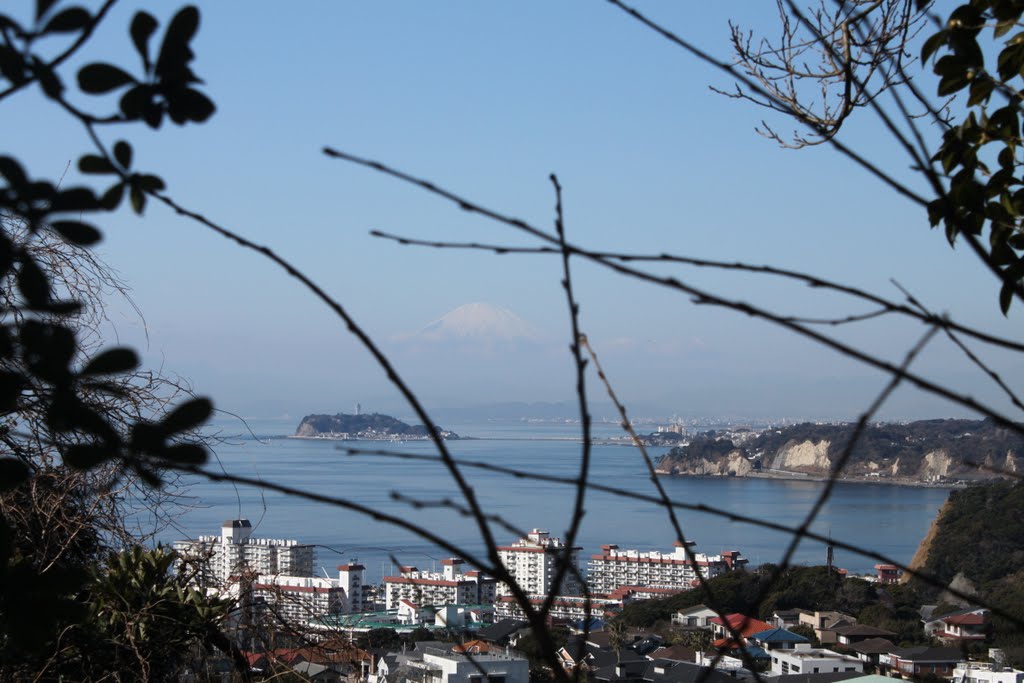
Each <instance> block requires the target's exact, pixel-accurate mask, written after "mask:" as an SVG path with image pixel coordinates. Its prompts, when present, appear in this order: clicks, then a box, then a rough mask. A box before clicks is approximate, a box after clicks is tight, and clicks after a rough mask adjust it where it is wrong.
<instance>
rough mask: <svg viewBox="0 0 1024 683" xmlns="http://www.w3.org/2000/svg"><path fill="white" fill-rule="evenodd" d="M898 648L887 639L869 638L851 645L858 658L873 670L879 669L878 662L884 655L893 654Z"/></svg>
mask: <svg viewBox="0 0 1024 683" xmlns="http://www.w3.org/2000/svg"><path fill="white" fill-rule="evenodd" d="M895 647H896V646H895V645H894V644H893V642H892V641H891V640H887V639H885V638H868V639H867V640H861V641H859V642H856V643H853V644H852V645H850V649H851V650H853V651H854V652H855V653H856V655H857V657H858V658H859V659H860V660H861V661H862V662H864V664H866V665H867V666H869V667H871V668H872V669H875V668H878V660H879V657H881V656H882V655H884V654H888V653H890V652H892V650H893V649H894V648H895Z"/></svg>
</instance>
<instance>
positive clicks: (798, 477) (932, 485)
mask: <svg viewBox="0 0 1024 683" xmlns="http://www.w3.org/2000/svg"><path fill="white" fill-rule="evenodd" d="M655 474H657V475H658V476H661V477H682V478H689V479H723V478H729V475H724V474H679V473H673V472H664V471H660V470H658V471H656V472H655ZM732 478H734V479H774V480H778V481H814V482H820V483H824V482H827V481H828V480H829V477H828V476H825V475H820V474H804V473H801V472H780V471H778V470H776V471H774V472H772V473H767V472H759V473H756V474H755V473H751V474H738V475H734V476H733V477H732ZM836 481H837V482H839V483H843V484H879V485H882V486H904V487H911V488H925V489H942V490H950V491H952V490H956V489H963V488H967V487H968V486H971V484H970V483H968V482H963V481H957V482H930V481H919V480H916V479H882V478H881V477H846V476H841V477H838V478H837V479H836ZM978 483H981V482H978Z"/></svg>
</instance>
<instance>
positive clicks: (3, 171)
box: [0, 156, 28, 188]
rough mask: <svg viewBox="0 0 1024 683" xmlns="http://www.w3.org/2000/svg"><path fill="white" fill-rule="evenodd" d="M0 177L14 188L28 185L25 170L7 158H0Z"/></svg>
mask: <svg viewBox="0 0 1024 683" xmlns="http://www.w3.org/2000/svg"><path fill="white" fill-rule="evenodd" d="M0 175H2V176H3V177H4V178H6V179H7V182H8V183H10V184H11V185H12V186H14V187H15V188H18V187H21V186H24V185H27V184H28V177H27V176H26V175H25V170H24V169H23V168H22V167H21V164H19V163H18V162H17V161H16V160H14V159H12V158H11V157H7V156H0Z"/></svg>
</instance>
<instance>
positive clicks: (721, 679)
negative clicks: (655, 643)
mask: <svg viewBox="0 0 1024 683" xmlns="http://www.w3.org/2000/svg"><path fill="white" fill-rule="evenodd" d="M593 680H594V681H597V682H598V683H735V679H734V678H732V677H731V676H729V675H728V674H726V673H723V672H721V671H718V670H715V669H709V668H708V667H705V666H698V665H696V664H689V663H683V662H672V661H669V660H662V659H658V660H654V661H650V660H632V661H627V662H616V663H612V664H609V665H607V666H604V667H601V668H600V669H597V670H595V671H594V672H593Z"/></svg>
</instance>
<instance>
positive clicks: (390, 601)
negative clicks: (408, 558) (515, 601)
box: [384, 557, 495, 609]
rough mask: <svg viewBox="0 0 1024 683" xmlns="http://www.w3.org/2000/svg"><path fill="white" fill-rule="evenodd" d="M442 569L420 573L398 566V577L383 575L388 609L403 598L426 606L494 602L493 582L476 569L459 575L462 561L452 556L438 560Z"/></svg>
mask: <svg viewBox="0 0 1024 683" xmlns="http://www.w3.org/2000/svg"><path fill="white" fill-rule="evenodd" d="M441 564H442V566H443V567H444V570H443V572H441V573H437V572H421V571H420V570H418V569H417V568H416V567H401V568H399V576H385V577H384V586H385V593H386V604H387V608H388V609H396V608H398V606H399V603H400V602H401V601H402V600H408V601H409V602H411V603H413V604H415V605H417V606H420V607H423V606H425V605H435V606H438V607H440V606H441V605H467V604H468V605H479V604H488V605H490V604H494V601H495V581H494V579H492V578H491V577H489V576H485V575H484V574H481V573H480V572H479V571H470V572H466V573H465V574H462V573H460V572H459V568H460V567H461V566H462V565H463V561H462V560H461V559H459V558H457V557H452V558H449V559H447V560H442V561H441Z"/></svg>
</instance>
